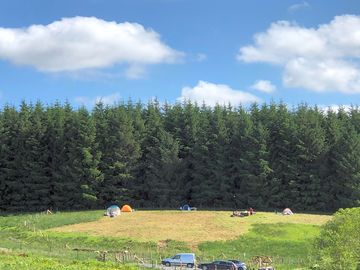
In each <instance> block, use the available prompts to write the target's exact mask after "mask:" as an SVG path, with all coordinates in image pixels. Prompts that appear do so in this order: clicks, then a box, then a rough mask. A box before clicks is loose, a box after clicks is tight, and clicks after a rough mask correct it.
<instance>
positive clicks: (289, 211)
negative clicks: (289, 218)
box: [282, 208, 294, 215]
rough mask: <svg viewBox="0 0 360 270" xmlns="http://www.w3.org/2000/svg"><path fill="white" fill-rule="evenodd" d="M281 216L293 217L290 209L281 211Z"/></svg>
mask: <svg viewBox="0 0 360 270" xmlns="http://www.w3.org/2000/svg"><path fill="white" fill-rule="evenodd" d="M282 214H283V215H293V214H294V213H293V211H291V209H290V208H285V209H284V210H283V211H282Z"/></svg>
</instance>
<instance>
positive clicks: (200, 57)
mask: <svg viewBox="0 0 360 270" xmlns="http://www.w3.org/2000/svg"><path fill="white" fill-rule="evenodd" d="M206 59H207V55H206V54H204V53H198V54H197V56H196V60H197V61H198V62H203V61H205V60H206Z"/></svg>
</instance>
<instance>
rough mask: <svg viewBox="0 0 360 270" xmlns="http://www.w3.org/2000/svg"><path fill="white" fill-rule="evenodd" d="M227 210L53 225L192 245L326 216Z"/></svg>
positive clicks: (134, 215)
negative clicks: (237, 213)
mask: <svg viewBox="0 0 360 270" xmlns="http://www.w3.org/2000/svg"><path fill="white" fill-rule="evenodd" d="M230 215H231V212H229V211H191V212H190V211H184V212H181V211H138V212H134V213H130V214H126V213H124V214H122V215H121V216H119V217H117V218H115V219H110V218H107V217H104V218H102V219H100V220H97V221H94V222H88V223H80V224H74V225H69V226H63V227H57V228H54V229H53V230H54V231H58V232H84V233H87V234H90V235H94V236H117V237H122V238H123V237H130V238H131V239H136V240H137V241H164V240H167V239H172V240H176V241H183V242H187V243H188V244H189V245H190V246H192V247H194V246H195V247H196V245H198V244H199V243H201V242H205V241H218V240H231V239H236V238H237V237H239V236H240V235H243V234H245V233H247V232H248V231H249V230H250V229H251V228H252V226H253V225H255V224H263V223H265V224H267V223H295V224H314V225H321V224H324V223H325V222H326V221H328V220H329V219H330V216H326V215H310V214H296V215H293V216H283V215H280V214H275V213H265V212H259V213H257V214H256V215H253V216H250V217H246V218H238V217H236V218H233V217H231V216H230Z"/></svg>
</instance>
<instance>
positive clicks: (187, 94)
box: [178, 81, 261, 106]
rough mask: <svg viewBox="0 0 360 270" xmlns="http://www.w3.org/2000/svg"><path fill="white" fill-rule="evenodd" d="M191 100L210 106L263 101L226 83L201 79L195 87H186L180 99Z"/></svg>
mask: <svg viewBox="0 0 360 270" xmlns="http://www.w3.org/2000/svg"><path fill="white" fill-rule="evenodd" d="M184 100H186V101H187V100H190V101H193V102H197V103H199V104H202V103H203V102H205V104H206V105H208V106H215V105H216V104H220V105H227V104H232V105H234V106H237V105H239V104H247V103H253V102H261V99H260V98H258V97H256V96H254V95H252V94H250V93H247V92H243V91H239V90H235V89H232V88H231V87H229V86H228V85H225V84H214V83H210V82H205V81H199V82H198V84H197V85H196V86H194V87H184V88H183V89H182V90H181V96H180V97H179V98H178V101H184Z"/></svg>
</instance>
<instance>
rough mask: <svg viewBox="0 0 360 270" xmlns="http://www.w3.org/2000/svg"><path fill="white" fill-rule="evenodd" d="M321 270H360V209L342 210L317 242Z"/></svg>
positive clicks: (323, 229) (326, 227)
mask: <svg viewBox="0 0 360 270" xmlns="http://www.w3.org/2000/svg"><path fill="white" fill-rule="evenodd" d="M315 246H316V250H317V252H318V255H319V266H320V268H319V269H344V270H356V269H360V208H359V207H358V208H349V209H340V210H339V211H338V212H337V213H336V214H335V215H334V219H332V220H331V221H329V222H328V223H327V224H325V225H324V226H323V228H322V231H321V233H320V236H319V238H318V239H317V240H316V245H315Z"/></svg>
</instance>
